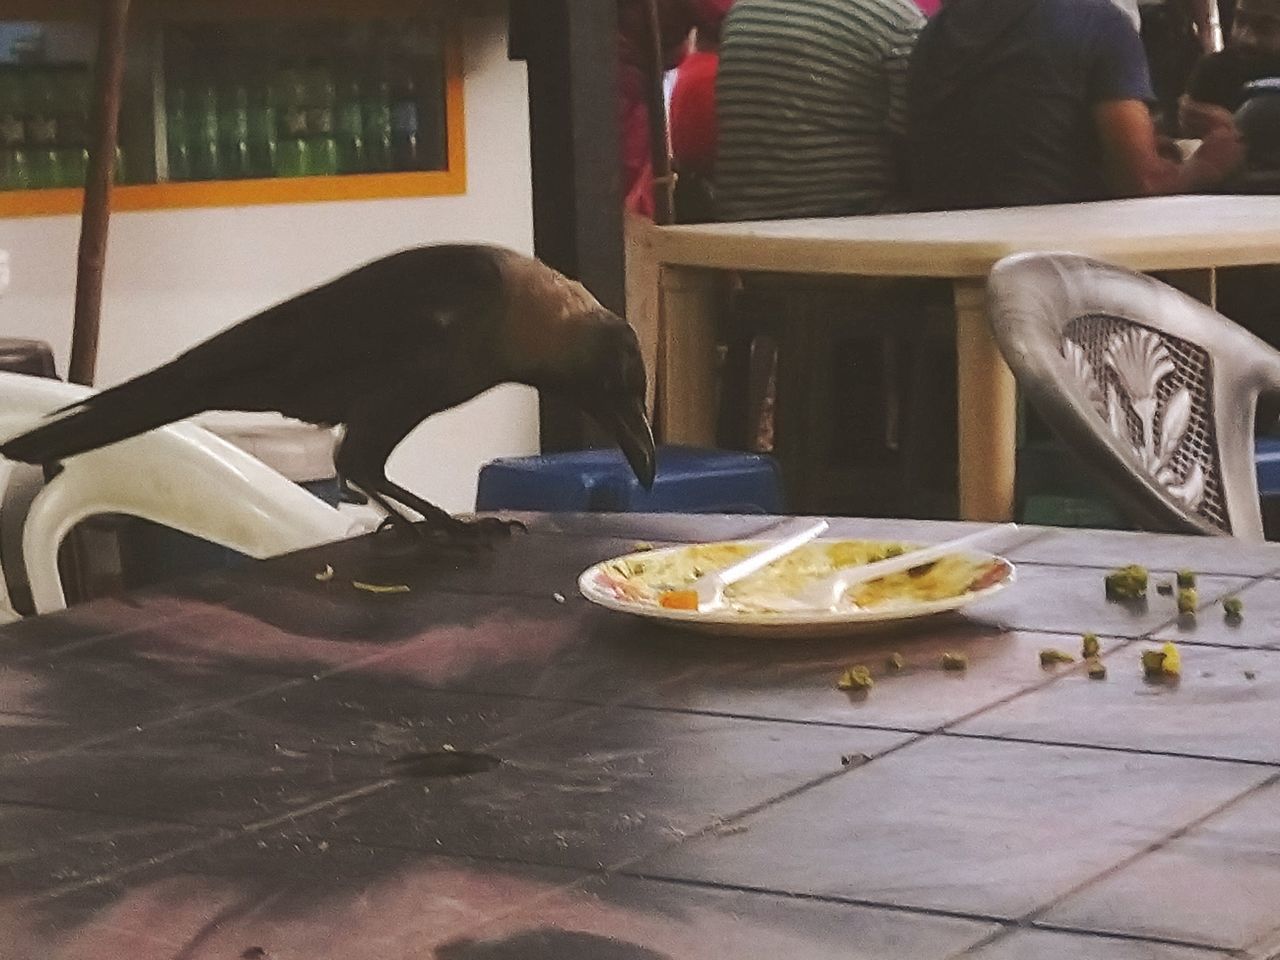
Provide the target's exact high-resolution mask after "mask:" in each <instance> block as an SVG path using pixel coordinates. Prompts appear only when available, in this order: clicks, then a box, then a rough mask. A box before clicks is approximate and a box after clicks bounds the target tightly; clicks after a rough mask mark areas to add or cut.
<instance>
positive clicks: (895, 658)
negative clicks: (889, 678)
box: [884, 653, 907, 673]
mask: <svg viewBox="0 0 1280 960" xmlns="http://www.w3.org/2000/svg"><path fill="white" fill-rule="evenodd" d="M884 665H885V668H886V669H888V670H890V671H892V672H893V673H897V672H898V671H899V670H901V669H902V668H903V667H905V666H906V665H907V661H906V660H904V659H902V654H900V653H891V654H889V659H888V660H886V661H885V662H884Z"/></svg>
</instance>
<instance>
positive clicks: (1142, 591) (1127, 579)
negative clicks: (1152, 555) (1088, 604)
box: [1105, 563, 1147, 600]
mask: <svg viewBox="0 0 1280 960" xmlns="http://www.w3.org/2000/svg"><path fill="white" fill-rule="evenodd" d="M1105 583H1106V588H1107V599H1108V600H1141V599H1142V598H1143V597H1145V596H1146V595H1147V568H1146V567H1144V566H1141V565H1140V564H1136V563H1131V564H1129V565H1128V566H1127V567H1121V568H1120V569H1119V570H1112V571H1111V572H1110V573H1108V574H1107V578H1106V581H1105Z"/></svg>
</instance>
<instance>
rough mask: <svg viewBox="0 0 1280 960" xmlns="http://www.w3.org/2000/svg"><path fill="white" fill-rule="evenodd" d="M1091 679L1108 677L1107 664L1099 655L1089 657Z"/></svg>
mask: <svg viewBox="0 0 1280 960" xmlns="http://www.w3.org/2000/svg"><path fill="white" fill-rule="evenodd" d="M1089 679H1090V680H1105V679H1107V665H1106V664H1105V663H1103V662H1102V661H1101V660H1099V659H1098V658H1097V657H1091V658H1090V659H1089Z"/></svg>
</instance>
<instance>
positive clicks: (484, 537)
mask: <svg viewBox="0 0 1280 960" xmlns="http://www.w3.org/2000/svg"><path fill="white" fill-rule="evenodd" d="M421 419H422V414H421V411H420V408H415V407H413V406H412V405H406V404H400V405H398V406H394V407H387V406H385V405H379V406H378V407H376V408H369V409H366V410H364V411H362V412H360V413H359V414H357V415H355V416H353V417H351V418H350V419H349V420H348V422H347V432H346V434H345V435H344V436H343V438H342V442H341V444H340V445H339V446H338V452H337V456H336V457H335V458H334V465H335V466H336V467H337V468H338V473H339V474H340V475H341V476H342V477H344V478H345V479H346V480H347V481H348V482H349V483H352V484H354V485H355V486H356V487H358V488H359V489H360V490H361V491H362V492H363V493H365V494H366V495H367V496H368V497H369V498H370V499H371V500H373V502H374V503H376V504H378V506H380V507H382V509H383V510H386V511H387V523H388V525H389V526H391V527H394V528H395V529H396V530H399V531H401V532H402V533H404V534H408V535H411V536H413V537H414V539H415V540H416V541H417V542H418V543H425V542H428V541H430V542H437V543H438V542H441V541H443V542H445V543H459V544H462V543H472V544H474V543H476V542H477V541H479V542H481V543H483V542H487V541H488V540H490V539H492V538H494V537H495V536H496V535H498V534H501V535H504V536H505V535H509V534H510V532H511V530H512V529H513V525H512V524H510V523H507V522H505V521H502V520H496V519H483V520H478V521H465V520H459V519H458V518H456V517H454V516H452V515H451V514H449V513H447V512H446V511H444V510H441V509H440V508H439V507H437V506H436V505H435V504H433V503H429V502H427V501H426V500H424V499H423V498H422V497H419V496H417V495H416V494H414V493H411V492H410V491H408V490H406V489H404V488H403V487H401V486H399V485H397V484H395V483H392V482H391V481H390V480H388V479H387V467H386V463H387V458H388V457H389V456H390V455H391V451H392V450H394V449H395V447H396V446H397V445H398V444H399V443H400V441H401V440H403V439H404V437H405V436H406V435H407V434H408V433H409V431H410V430H412V429H413V427H415V426H417V424H418V422H419V421H420V420H421ZM406 509H407V510H412V511H414V512H415V513H419V514H421V515H422V521H423V522H422V523H421V524H415V523H414V522H413V521H412V520H410V518H409V517H408V516H407V515H406V512H405V511H406ZM518 526H519V527H520V528H521V529H523V525H518Z"/></svg>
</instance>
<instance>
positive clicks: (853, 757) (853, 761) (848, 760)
mask: <svg viewBox="0 0 1280 960" xmlns="http://www.w3.org/2000/svg"><path fill="white" fill-rule="evenodd" d="M870 762H871V758H870V757H869V756H867V755H866V754H865V753H846V754H845V755H844V756H842V757H841V758H840V765H841V766H844V767H858V766H861V765H862V764H864V763H870Z"/></svg>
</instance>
